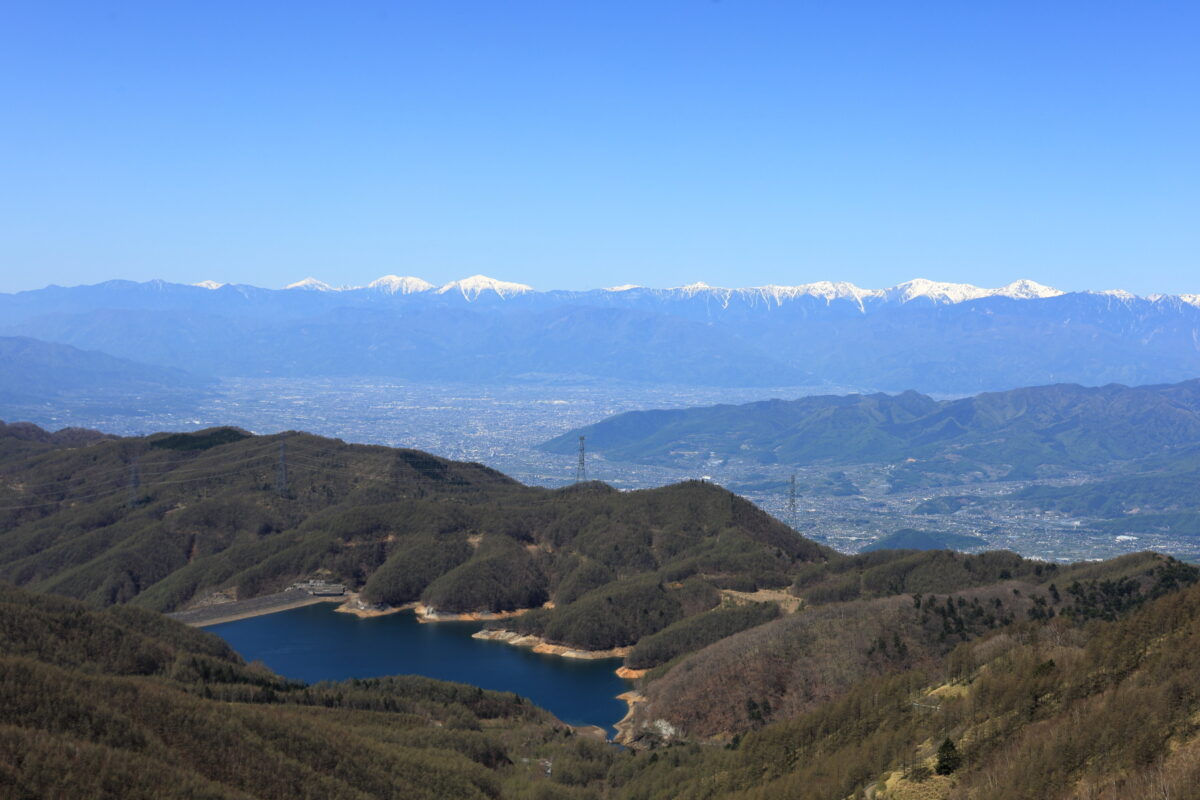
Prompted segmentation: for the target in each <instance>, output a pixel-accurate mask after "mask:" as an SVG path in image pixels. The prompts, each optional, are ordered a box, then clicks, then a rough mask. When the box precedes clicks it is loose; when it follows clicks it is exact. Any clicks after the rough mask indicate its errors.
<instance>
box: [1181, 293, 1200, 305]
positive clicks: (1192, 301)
mask: <svg viewBox="0 0 1200 800" xmlns="http://www.w3.org/2000/svg"><path fill="white" fill-rule="evenodd" d="M1179 299H1180V300H1182V301H1183V302H1185V303H1187V304H1188V305H1189V306H1196V308H1200V294H1181V295H1179Z"/></svg>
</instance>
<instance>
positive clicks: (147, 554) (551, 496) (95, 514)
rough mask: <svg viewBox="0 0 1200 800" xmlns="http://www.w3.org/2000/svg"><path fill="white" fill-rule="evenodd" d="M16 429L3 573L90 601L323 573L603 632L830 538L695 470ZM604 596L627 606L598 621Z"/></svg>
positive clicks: (697, 602)
mask: <svg viewBox="0 0 1200 800" xmlns="http://www.w3.org/2000/svg"><path fill="white" fill-rule="evenodd" d="M19 431H20V432H22V435H21V436H17V435H16V434H15V433H14V431H13V430H11V429H4V430H0V579H4V580H9V581H12V582H14V583H16V584H19V585H23V586H28V587H30V588H33V589H37V590H40V591H48V592H55V593H58V594H64V595H68V596H72V597H76V598H79V599H82V600H85V601H87V602H89V603H92V604H95V605H100V606H104V605H110V604H115V603H131V604H133V605H137V606H140V607H143V608H148V609H152V610H156V611H172V610H177V609H181V608H184V607H186V606H187V605H188V604H189V603H192V602H194V601H196V600H198V599H200V598H203V597H205V596H207V595H210V594H212V593H213V592H216V591H224V592H227V593H234V594H236V595H237V596H238V597H243V598H244V597H251V596H255V595H259V594H264V593H269V592H273V591H278V590H280V589H282V588H284V587H286V586H287V585H288V584H290V583H291V582H293V581H295V580H297V579H300V578H305V577H310V576H314V575H320V576H325V577H329V578H332V579H336V580H339V581H342V582H344V583H346V584H348V585H349V586H350V587H351V588H361V589H362V591H363V594H364V595H365V597H366V598H367V599H369V600H371V601H374V602H381V603H385V604H390V605H399V604H403V603H407V602H410V601H417V600H420V601H422V602H424V603H425V604H426V605H427V606H430V607H432V608H435V609H437V610H441V611H462V612H470V611H511V610H515V609H523V608H532V607H538V606H541V605H543V604H544V603H546V602H547V601H551V602H552V603H553V605H554V606H555V607H554V608H553V610H547V611H545V612H538V615H536V616H535V617H531V619H540V620H542V621H543V622H544V623H545V624H546V626H547V628H548V635H550V636H551V637H552V638H554V639H555V640H556V641H560V642H563V643H567V644H574V645H576V646H582V647H595V648H601V649H603V648H607V647H617V646H626V645H632V644H634V643H635V642H636V641H637V640H638V639H639V638H640V637H642V636H645V635H648V634H651V633H654V632H656V631H658V630H661V629H662V628H664V627H666V626H668V625H670V624H672V623H674V622H677V621H678V620H680V619H683V618H684V617H687V616H690V615H693V614H697V613H701V612H703V611H705V610H707V609H709V608H712V607H714V606H716V605H717V604H718V602H719V600H720V594H719V592H720V590H721V589H722V588H723V587H726V586H735V587H738V588H743V589H744V588H747V587H748V588H750V589H751V590H753V589H755V588H758V587H760V586H764V587H776V588H786V587H787V586H788V585H790V584H791V583H792V581H793V579H794V573H795V571H796V570H797V568H798V567H800V566H802V565H804V564H808V563H812V562H816V561H824V560H826V559H828V558H830V557H832V556H833V555H834V554H833V553H832V551H830V550H828V549H826V548H823V547H821V546H819V545H816V544H814V543H812V542H810V541H807V540H805V539H803V538H801V537H799V536H797V535H796V534H795V533H794V532H793V531H791V530H790V529H788V528H787V527H786V526H784V525H782V524H781V523H779V522H777V521H776V520H774V519H772V518H771V517H770V516H768V515H766V514H765V513H763V512H762V511H760V510H758V509H757V508H756V507H755V506H753V505H752V504H751V503H749V502H747V501H745V500H742V499H741V498H738V497H737V496H736V495H733V494H731V493H729V492H727V491H725V490H724V489H721V488H719V487H716V486H713V485H710V484H705V483H700V482H691V483H685V484H679V485H675V486H668V487H664V488H661V489H654V490H647V491H639V492H628V493H623V492H617V491H615V490H613V489H611V488H609V487H607V486H604V485H603V484H583V485H578V486H574V487H570V488H567V489H561V490H548V489H540V488H531V487H526V486H522V485H520V484H518V483H516V482H515V481H513V480H511V479H509V478H506V477H505V476H503V475H501V474H500V473H497V472H495V471H493V470H491V469H488V468H486V467H483V466H481V465H478V464H465V463H457V462H452V461H447V460H445V459H440V458H437V457H435V456H431V455H429V454H426V453H421V452H417V451H413V450H403V449H392V448H386V447H368V446H360V445H347V444H345V443H343V442H340V441H336V440H330V439H322V438H320V437H315V436H310V435H307V434H290V435H288V436H286V437H283V436H265V437H258V436H251V435H249V434H246V433H244V432H241V431H237V430H234V429H230V428H221V429H213V430H209V431H202V432H199V433H195V434H157V435H154V436H150V437H141V438H126V439H117V438H101V439H99V440H98V441H95V442H92V443H88V444H85V445H83V446H71V445H73V444H74V442H71V443H70V444H67V443H63V442H60V441H58V440H56V439H54V437H50V436H48V435H43V436H40V437H39V436H31V435H30V431H31V429H30V428H28V427H21V428H19ZM285 438H286V443H285ZM281 447H283V448H285V450H286V452H285V455H284V456H283V457H282V461H283V463H284V464H285V467H286V471H287V474H286V477H284V476H282V475H281V474H280V473H279V468H280V463H281V456H280V453H281ZM607 597H612V598H616V599H617V600H616V602H617V603H618V605H620V606H621V607H622V608H623V609H625V611H626V613H624V614H621V615H603V628H601V627H599V626H600V624H601V619H600V616H598V615H597V614H596V613H595V611H596V608H597V604H598V603H606V602H607V601H606V600H605V599H604V598H607Z"/></svg>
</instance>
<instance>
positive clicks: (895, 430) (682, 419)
mask: <svg viewBox="0 0 1200 800" xmlns="http://www.w3.org/2000/svg"><path fill="white" fill-rule="evenodd" d="M579 436H586V437H587V443H588V448H589V449H591V450H594V451H597V452H600V453H603V454H604V456H605V457H606V458H609V459H612V460H626V461H638V462H644V463H661V464H695V463H698V462H702V461H704V460H706V459H708V458H710V457H712V456H714V455H715V456H716V457H720V458H736V459H744V460H748V461H751V462H758V463H768V464H769V463H783V464H813V463H830V464H854V463H871V462H898V461H903V460H906V459H934V458H942V459H944V458H946V457H950V458H952V459H954V460H958V461H962V462H966V463H968V464H986V465H992V466H1003V467H1006V468H1007V469H1008V470H1009V471H1010V472H1011V474H1013V475H1014V476H1016V475H1033V474H1035V473H1036V471H1037V470H1038V469H1039V468H1040V467H1043V466H1045V465H1050V466H1057V467H1080V466H1089V465H1096V464H1102V463H1106V462H1109V461H1114V460H1122V459H1130V458H1137V457H1143V456H1148V455H1151V454H1154V453H1158V452H1160V451H1162V450H1163V449H1165V448H1171V447H1179V446H1184V445H1188V444H1194V443H1196V442H1200V380H1191V381H1186V382H1184V383H1180V384H1174V385H1159V386H1140V387H1132V388H1131V387H1127V386H1121V385H1109V386H1102V387H1097V388H1086V387H1083V386H1077V385H1072V384H1057V385H1052V386H1037V387H1032V388H1027V389H1015V390H1011V391H1007V392H993V393H985V394H980V395H976V396H974V397H969V398H964V399H961V400H946V401H941V402H938V401H935V400H933V399H932V398H930V397H927V396H925V395H920V394H917V393H916V392H905V393H904V394H900V395H884V394H875V395H848V396H841V397H837V396H821V397H805V398H801V399H799V400H790V401H785V400H770V401H765V402H759V403H749V404H745V405H739V406H727V405H722V406H710V407H704V408H691V409H680V410H672V411H632V412H627V413H625V414H620V415H617V416H615V417H611V418H609V419H606V420H602V421H601V422H598V423H596V424H594V425H590V426H587V427H584V428H579V429H577V430H573V431H568V432H567V433H565V434H563V435H561V436H559V437H556V438H555V439H552V440H550V441H549V442H546V443H545V444H543V445H542V447H543V449H545V450H547V451H549V452H554V453H567V452H570V450H571V448H573V447H577V446H578V437H579Z"/></svg>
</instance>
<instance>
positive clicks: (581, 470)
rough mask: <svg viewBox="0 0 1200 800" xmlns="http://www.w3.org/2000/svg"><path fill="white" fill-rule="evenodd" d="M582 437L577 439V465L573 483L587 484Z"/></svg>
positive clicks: (585, 457) (585, 458) (585, 459)
mask: <svg viewBox="0 0 1200 800" xmlns="http://www.w3.org/2000/svg"><path fill="white" fill-rule="evenodd" d="M583 440H584V437H582V436H580V437H579V463H578V464H576V465H575V482H576V483H586V482H587V479H588V478H587V456H586V452H585V450H584V444H583Z"/></svg>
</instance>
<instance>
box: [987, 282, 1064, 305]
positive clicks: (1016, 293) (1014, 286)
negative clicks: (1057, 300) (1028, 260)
mask: <svg viewBox="0 0 1200 800" xmlns="http://www.w3.org/2000/svg"><path fill="white" fill-rule="evenodd" d="M991 293H992V294H993V295H997V296H999V297H1013V298H1016V299H1018V300H1034V299H1041V298H1046V297H1058V296H1059V295H1062V294H1066V292H1064V291H1062V290H1061V289H1055V288H1054V287H1052V286H1046V285H1044V284H1041V283H1038V282H1037V281H1031V280H1029V279H1028V278H1022V279H1021V280H1018V281H1013V282H1012V283H1010V284H1009V285H1008V286H1001V287H1000V288H999V289H992V292H991Z"/></svg>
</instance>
